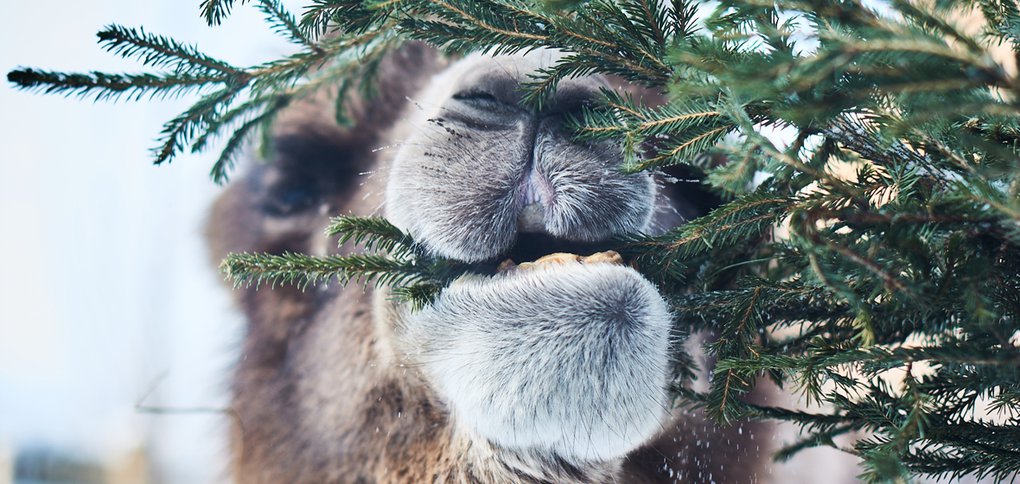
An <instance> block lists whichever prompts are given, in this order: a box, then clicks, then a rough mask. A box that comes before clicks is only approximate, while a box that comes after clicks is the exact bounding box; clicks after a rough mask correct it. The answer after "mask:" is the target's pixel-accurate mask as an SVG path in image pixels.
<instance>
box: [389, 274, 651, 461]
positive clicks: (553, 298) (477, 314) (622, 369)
mask: <svg viewBox="0 0 1020 484" xmlns="http://www.w3.org/2000/svg"><path fill="white" fill-rule="evenodd" d="M669 323H670V317H669V312H668V309H667V307H666V303H665V302H664V301H663V300H662V298H661V297H660V296H659V294H658V293H657V292H656V290H655V288H654V286H652V285H651V284H650V283H648V281H646V280H644V279H643V278H642V277H641V276H640V275H638V273H637V272H635V271H634V270H633V269H631V268H629V267H623V266H618V265H610V264H593V265H583V264H581V263H578V262H574V263H568V264H563V265H543V266H538V267H535V268H531V269H523V270H514V271H511V272H509V273H506V274H500V275H497V276H495V277H492V278H481V277H479V278H473V279H470V280H467V281H464V282H461V283H460V284H457V285H455V286H454V287H451V288H450V289H448V290H447V291H445V292H444V293H443V295H442V297H441V298H440V299H439V300H438V301H437V302H436V303H435V304H434V305H433V306H432V307H430V308H427V309H425V310H423V311H421V312H419V313H416V314H411V315H409V316H407V317H406V318H405V319H404V323H403V324H401V327H400V330H399V331H398V336H399V341H400V343H401V347H402V348H403V350H404V352H405V357H406V358H407V359H408V360H409V361H410V362H412V363H415V364H419V365H421V366H422V367H423V369H424V372H425V374H426V375H427V378H428V379H429V381H430V383H432V386H433V387H434V388H435V389H436V391H437V392H438V393H439V395H440V397H442V398H443V399H444V400H445V401H447V402H448V403H449V405H450V407H451V413H452V416H453V418H454V420H455V421H456V422H457V423H458V424H459V425H462V426H464V427H465V428H466V429H467V430H469V431H471V432H472V433H474V434H475V435H478V436H479V437H483V438H486V439H488V440H490V441H492V442H494V443H496V444H498V445H501V446H503V447H506V448H510V449H515V450H537V451H542V452H546V453H549V454H552V455H557V456H560V457H562V458H564V459H566V460H567V461H569V462H572V463H575V464H583V463H588V462H593V461H594V462H599V461H602V462H607V461H613V460H615V459H618V458H620V457H623V456H624V455H626V454H627V453H628V452H630V451H631V450H633V449H634V448H636V447H638V446H639V445H641V444H643V443H645V442H646V441H647V440H648V439H649V437H651V436H652V435H654V434H655V433H657V432H658V431H659V429H660V426H661V424H662V421H663V419H665V418H666V417H667V416H668V412H667V411H666V405H667V395H666V385H667V383H668V375H667V364H666V363H667V361H668V354H667V348H668V339H667V335H668V334H669V331H670V325H669Z"/></svg>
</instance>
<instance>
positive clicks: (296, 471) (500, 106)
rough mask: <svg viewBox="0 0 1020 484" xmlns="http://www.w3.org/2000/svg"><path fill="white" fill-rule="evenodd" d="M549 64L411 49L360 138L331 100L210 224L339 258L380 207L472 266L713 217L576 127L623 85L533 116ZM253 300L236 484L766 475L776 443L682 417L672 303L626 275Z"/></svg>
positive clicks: (246, 302) (362, 116)
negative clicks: (535, 241)
mask: <svg viewBox="0 0 1020 484" xmlns="http://www.w3.org/2000/svg"><path fill="white" fill-rule="evenodd" d="M552 59H553V57H552V56H551V55H550V54H538V55H536V56H533V57H529V58H503V59H498V60H496V61H492V60H484V59H482V58H469V59H466V60H462V61H459V62H457V63H454V64H453V65H452V66H448V65H447V64H446V63H445V61H443V60H441V59H440V58H439V57H438V56H437V55H435V53H434V52H432V51H431V50H430V49H428V48H426V47H424V46H422V45H419V44H411V45H408V46H406V47H405V48H403V49H401V50H400V51H399V52H397V53H396V54H394V55H393V56H391V57H390V58H388V59H386V61H385V62H384V63H383V65H382V66H381V67H380V81H379V82H380V85H379V86H378V91H379V92H380V93H381V96H380V97H379V98H377V99H374V100H372V101H368V102H365V101H361V100H354V101H353V103H351V104H349V108H350V113H349V114H350V115H351V116H352V117H353V118H354V119H355V120H356V121H357V127H356V128H353V129H350V130H344V129H341V128H339V127H337V126H336V125H335V123H334V122H333V121H332V118H333V116H332V113H331V112H330V111H331V109H332V106H333V105H334V103H333V102H332V101H331V100H329V99H327V98H322V99H315V100H311V101H309V102H306V103H304V104H302V105H299V106H296V107H294V108H293V109H291V110H290V111H289V112H288V113H286V114H285V115H284V117H283V118H281V119H280V120H279V121H278V123H277V125H276V127H275V131H274V139H275V145H274V146H275V149H276V154H275V156H274V157H273V159H272V160H271V162H270V163H268V164H254V165H253V166H251V167H249V171H248V172H247V174H246V175H245V176H244V178H243V179H242V180H239V181H237V182H235V183H234V184H233V185H232V186H231V187H230V188H228V189H227V191H226V192H225V193H224V194H223V196H222V197H221V199H220V200H219V201H218V202H217V204H216V206H215V207H214V209H213V213H212V216H211V219H210V222H209V231H210V243H211V246H212V249H213V255H214V257H215V258H216V259H217V260H219V258H220V257H222V256H223V255H225V254H226V253H227V252H231V251H268V252H283V251H302V252H311V253H318V254H325V253H334V252H337V249H334V248H332V247H333V243H332V242H331V241H328V240H326V238H325V237H323V236H322V235H321V230H322V229H323V227H325V225H326V223H327V220H328V217H329V216H330V215H335V214H340V213H354V214H357V215H372V214H380V213H383V212H384V213H385V214H386V215H387V216H388V217H390V218H391V220H393V221H394V223H396V224H398V225H399V226H401V227H403V228H405V229H406V230H409V231H410V232H411V233H412V234H414V235H415V237H416V238H418V239H419V240H421V241H422V242H423V243H424V244H426V246H427V247H428V248H429V249H430V250H432V251H434V252H435V253H437V254H440V255H443V256H446V257H452V258H458V259H462V260H466V261H480V260H489V259H492V258H494V257H497V256H502V255H504V254H506V253H507V252H508V250H510V249H511V248H512V247H513V246H514V244H515V243H517V240H518V239H519V237H520V236H521V234H522V233H524V232H537V233H541V234H544V235H545V236H547V237H550V238H552V239H555V240H568V241H570V240H572V241H581V242H594V241H598V240H602V239H605V238H607V237H609V236H612V235H615V234H619V233H623V232H631V231H635V230H651V229H654V228H656V227H668V226H672V225H674V224H676V223H680V222H681V221H682V219H683V218H686V217H689V216H691V215H695V214H697V213H699V212H700V211H701V208H700V207H698V206H697V204H696V203H694V202H695V200H694V199H693V198H691V197H688V196H687V193H686V190H685V189H684V188H683V184H679V185H676V186H671V187H668V188H667V189H662V190H656V187H655V183H654V182H653V180H652V178H651V177H650V176H649V175H646V174H638V175H623V174H621V173H620V172H619V171H618V170H616V168H617V167H618V166H619V163H620V155H619V153H620V152H619V147H618V146H615V145H613V144H609V143H605V144H591V145H583V144H577V143H573V142H572V141H570V139H569V138H568V136H567V134H565V133H564V132H563V130H562V123H563V119H564V116H565V115H566V114H568V113H571V112H576V110H577V108H578V106H579V104H580V103H583V102H585V100H586V99H590V98H591V97H592V96H594V95H595V93H596V90H597V89H598V88H599V87H602V86H608V85H610V83H608V81H606V80H604V79H600V78H583V79H577V80H570V81H567V82H565V83H564V84H563V85H562V87H561V89H560V91H559V93H558V95H557V97H555V98H554V99H553V100H552V102H551V103H550V104H548V105H547V107H546V108H545V109H543V110H542V111H538V112H535V111H532V110H529V109H524V108H521V107H520V104H519V103H518V100H519V95H520V94H519V90H518V86H519V84H520V83H521V82H522V81H523V80H525V79H526V76H527V74H528V73H529V72H533V71H534V69H535V68H537V67H540V66H542V65H547V64H548V63H549V62H551V61H552ZM409 101H410V102H409ZM379 148H382V149H379ZM348 250H350V248H348V247H345V248H342V249H341V250H340V252H346V251H348ZM584 255H587V254H584ZM518 262H522V261H518ZM237 296H238V298H239V302H240V306H241V307H242V309H243V310H244V311H245V313H246V315H247V317H248V320H249V325H248V330H247V334H246V336H245V340H244V346H243V348H242V355H241V359H240V362H239V365H238V369H237V373H236V377H235V383H234V402H233V409H234V411H235V414H236V417H237V418H236V419H235V427H234V439H233V443H234V456H235V469H234V474H235V478H236V479H237V481H238V482H244V483H261V482H287V483H305V482H307V483H313V482H352V483H369V482H674V481H677V480H679V481H684V482H686V481H695V482H699V481H700V482H708V481H715V482H748V481H752V480H755V479H756V476H757V473H758V472H759V471H760V464H761V462H762V459H761V458H760V456H761V455H764V453H765V452H767V451H768V450H769V447H768V446H766V445H765V443H764V442H763V441H762V440H761V436H767V432H765V431H763V428H762V427H761V426H760V425H750V424H743V426H742V427H734V428H730V429H719V428H716V427H715V426H714V425H712V424H710V423H708V422H707V421H706V420H705V419H704V418H702V417H701V416H700V415H698V414H696V413H690V412H687V411H684V410H680V409H670V408H668V401H667V399H666V386H667V384H668V383H669V382H668V377H667V375H668V368H669V365H670V362H669V361H668V356H667V355H668V348H669V345H670V344H672V343H674V342H672V341H670V339H669V314H668V311H667V306H666V304H665V302H664V301H663V300H662V297H661V296H660V295H659V294H658V292H657V291H656V289H655V287H654V286H653V285H652V284H650V283H649V282H648V281H646V280H644V279H643V278H642V277H641V276H640V275H639V274H638V273H637V272H635V271H634V270H632V269H630V268H628V267H626V266H621V265H615V264H608V263H587V264H582V263H579V262H568V263H564V264H560V265H539V266H535V267H531V268H528V269H525V268H517V269H511V270H509V271H506V272H504V273H501V274H497V275H495V276H472V277H468V278H465V279H463V280H460V281H458V282H457V283H455V284H454V285H453V286H451V287H450V288H448V289H447V290H446V291H444V293H443V295H442V296H441V298H440V299H439V300H438V301H437V302H436V304H434V305H433V306H432V307H429V308H426V309H425V310H422V311H420V312H416V313H411V312H409V311H408V309H407V308H405V307H402V306H400V305H397V304H395V303H394V302H393V301H392V300H391V298H389V297H388V296H387V294H386V293H385V291H382V290H377V291H371V290H366V289H364V288H362V287H360V286H357V285H352V286H348V287H338V286H336V285H329V286H323V287H319V288H315V289H310V290H309V291H307V292H302V291H299V290H296V289H293V288H289V287H276V288H272V289H270V288H262V289H259V290H255V289H248V290H241V291H237Z"/></svg>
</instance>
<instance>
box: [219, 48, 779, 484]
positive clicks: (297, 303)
mask: <svg viewBox="0 0 1020 484" xmlns="http://www.w3.org/2000/svg"><path fill="white" fill-rule="evenodd" d="M444 66H445V62H444V61H443V60H441V59H440V58H439V57H438V56H437V55H436V54H435V53H434V52H433V51H432V50H430V49H428V48H426V47H424V46H422V45H419V44H412V45H409V46H406V47H405V48H403V49H402V50H401V51H400V52H399V53H397V54H395V55H393V56H391V57H390V58H388V59H386V60H385V61H384V63H383V65H382V66H381V68H380V76H379V78H380V79H381V81H380V86H379V92H380V93H381V96H380V97H379V98H377V99H375V100H372V101H359V100H355V101H354V102H353V103H351V104H350V108H351V111H350V114H351V115H352V117H353V118H354V119H355V120H356V122H357V127H356V128H353V129H349V130H344V129H341V128H340V127H338V126H337V125H336V124H335V123H334V122H333V116H332V112H331V110H332V106H333V103H332V102H330V101H329V100H328V99H321V98H320V99H314V100H311V101H308V102H305V103H303V104H302V105H299V106H295V107H293V108H291V109H290V110H289V111H288V112H287V113H285V114H284V115H283V117H282V118H281V119H280V120H279V121H278V123H277V125H276V128H275V131H274V140H275V154H274V156H273V159H272V160H271V163H269V164H253V166H251V167H249V170H248V172H247V173H246V175H245V176H244V177H243V178H242V179H240V180H238V181H236V182H234V183H233V184H232V185H231V186H230V187H229V188H228V189H227V190H226V192H225V193H224V194H223V195H222V196H221V198H220V199H219V200H218V202H217V203H216V204H215V206H214V207H213V210H212V214H211V218H210V221H209V239H210V245H211V247H212V251H213V256H214V259H215V260H216V261H217V262H218V261H219V260H220V259H221V258H222V257H223V256H225V255H226V254H227V253H228V252H239V251H264V252H273V253H280V252H284V251H299V252H310V253H319V254H322V253H325V252H336V249H333V248H332V247H333V246H334V244H333V243H332V242H331V241H327V240H325V236H323V235H322V229H323V228H324V227H325V226H326V224H327V220H328V217H329V216H331V215H336V214H344V213H354V214H357V215H370V214H377V213H379V209H380V208H381V206H382V199H381V197H382V194H383V192H384V183H385V179H384V178H385V177H384V174H385V166H382V160H380V158H382V157H383V156H384V155H385V154H386V153H387V151H386V150H382V151H378V152H374V151H373V150H374V149H376V148H379V147H382V146H384V145H385V144H387V143H389V142H390V139H389V137H390V136H391V135H392V134H391V133H390V131H391V126H393V125H395V124H397V123H398V122H399V120H400V119H401V117H402V116H403V115H404V109H405V108H406V106H407V105H408V102H407V101H406V98H407V97H411V98H414V96H415V94H416V93H417V92H418V90H419V89H420V88H422V87H423V86H424V84H425V83H426V82H427V80H428V78H429V77H430V76H431V75H432V74H434V73H436V72H438V71H440V70H441V69H442V68H443V67H444ZM364 172H371V174H370V175H368V176H362V175H360V174H362V173H364ZM372 292H373V291H371V290H366V289H364V288H362V287H360V286H358V285H351V286H348V287H339V286H337V285H329V286H324V287H319V288H310V289H308V290H307V291H304V292H303V291H300V290H297V289H294V288H291V287H275V288H269V287H263V288H261V289H258V290H256V289H238V290H236V291H235V294H236V297H237V298H238V301H239V304H240V307H241V308H242V310H243V311H244V312H245V314H246V316H247V318H248V321H249V323H248V328H247V333H246V335H245V338H244V344H243V348H242V353H241V358H240V362H239V364H238V368H237V371H236V376H235V379H234V385H233V389H234V399H233V409H234V411H235V412H236V415H237V417H238V418H237V422H238V423H237V424H236V425H235V428H234V435H233V448H234V457H235V459H234V475H235V478H236V480H237V481H238V482H242V483H271V482H280V483H321V482H350V483H374V482H380V483H383V482H593V481H611V482H674V481H684V482H708V481H714V482H752V481H755V480H757V477H756V476H757V474H758V472H759V471H760V470H761V462H762V458H761V457H762V456H763V455H765V454H764V453H765V452H767V451H768V450H769V448H768V446H767V445H766V442H767V439H766V438H765V437H767V435H768V432H767V429H765V428H764V427H763V426H762V425H760V424H759V425H754V426H752V425H747V424H745V425H744V428H743V431H742V432H738V430H737V427H732V428H728V429H719V428H717V427H716V426H715V425H713V424H711V423H709V422H708V421H707V420H706V419H704V418H703V417H701V416H699V415H691V414H685V413H683V412H681V411H678V412H677V413H676V418H675V420H674V422H672V423H670V424H668V425H666V427H665V429H664V431H663V433H662V434H661V435H660V436H659V437H658V438H657V439H655V441H654V442H653V443H651V444H650V445H648V446H646V447H645V448H642V449H639V450H637V451H635V452H633V453H632V454H631V455H630V456H629V457H628V458H627V459H626V460H625V462H623V463H622V468H618V466H617V464H606V465H604V466H592V467H590V468H584V469H579V468H575V467H572V466H570V465H568V464H566V463H564V462H561V461H558V460H556V459H553V458H549V457H543V456H539V455H522V454H520V453H513V452H509V451H506V450H501V449H497V448H494V447H493V446H492V445H491V444H488V443H486V442H478V441H470V440H469V439H468V438H467V437H465V436H464V435H461V434H459V433H457V431H456V430H455V429H454V427H453V426H452V425H451V424H450V422H449V420H448V418H447V413H446V410H445V408H444V404H443V402H441V401H439V400H438V399H437V398H436V396H435V394H434V393H433V392H432V391H431V390H430V389H429V388H428V386H427V385H426V384H425V383H424V381H423V379H422V378H421V377H420V376H419V375H418V374H417V372H416V371H412V370H411V369H408V368H406V367H403V365H402V364H401V363H400V360H399V359H398V358H395V357H394V355H393V351H392V347H391V346H390V345H391V340H390V337H389V330H390V327H389V326H388V324H387V323H388V321H389V318H388V317H387V315H386V313H385V311H384V310H382V309H380V308H379V307H376V306H374V305H373V297H374V296H373V294H372ZM536 469H537V470H538V471H537V472H538V473H535V470H536Z"/></svg>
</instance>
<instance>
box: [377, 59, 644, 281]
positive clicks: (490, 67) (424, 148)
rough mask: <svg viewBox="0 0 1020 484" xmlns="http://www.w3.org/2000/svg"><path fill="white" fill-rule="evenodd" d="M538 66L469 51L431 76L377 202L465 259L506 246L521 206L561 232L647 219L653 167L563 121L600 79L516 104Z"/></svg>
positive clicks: (592, 234)
mask: <svg viewBox="0 0 1020 484" xmlns="http://www.w3.org/2000/svg"><path fill="white" fill-rule="evenodd" d="M546 55H548V54H546ZM534 57H536V58H538V57H540V56H539V55H535V56H534ZM539 65H540V64H539V60H536V59H531V58H529V59H521V58H497V59H489V58H483V57H473V58H469V59H466V60H463V61H461V62H460V63H459V64H458V65H455V66H453V67H451V68H450V69H449V71H448V72H447V73H446V74H444V75H443V76H440V78H439V79H437V80H436V81H435V82H434V83H433V85H432V87H431V88H430V89H429V91H427V92H426V94H425V96H424V98H425V99H428V100H429V104H428V105H423V106H422V109H421V111H420V112H419V113H417V114H418V115H417V116H416V117H415V118H414V119H413V120H412V123H413V126H414V131H413V132H412V133H411V135H410V136H409V137H408V138H407V140H406V141H405V142H404V143H403V146H402V148H401V150H400V151H399V153H398V154H397V156H396V158H395V159H394V161H393V165H392V171H391V173H390V181H389V186H388V189H387V204H386V211H387V215H388V217H389V219H390V220H391V221H393V223H394V224H396V225H398V226H400V227H402V228H405V229H406V230H408V231H409V232H410V233H411V235H412V236H414V237H415V238H416V239H418V240H419V241H421V242H423V243H424V244H425V245H426V247H428V248H429V249H431V250H432V251H434V252H435V253H437V254H439V255H442V256H445V257H450V258H456V259H461V260H466V261H471V262H475V261H481V260H485V259H490V258H493V257H496V256H498V255H500V254H501V253H503V252H505V251H506V250H507V249H509V248H510V247H511V245H512V244H513V243H514V240H515V238H516V235H517V230H518V224H519V218H520V215H521V213H522V211H524V210H525V207H527V206H528V205H532V206H533V208H536V207H537V208H538V209H537V210H536V212H537V213H540V214H541V217H540V218H541V221H540V222H539V223H537V224H533V225H537V228H538V229H539V230H541V231H545V232H547V233H549V234H551V235H554V236H556V237H559V238H563V239H566V240H571V241H578V242H594V241H599V240H603V239H606V238H609V237H611V236H613V235H620V234H624V233H628V232H634V231H638V230H643V229H645V228H647V226H648V224H649V222H650V220H651V216H652V212H653V210H652V208H653V205H654V203H653V202H654V193H655V192H654V183H653V181H652V178H651V176H650V175H648V174H647V173H637V174H624V173H622V172H621V171H620V170H619V168H620V164H621V162H622V156H621V151H620V147H619V146H618V145H616V144H614V143H608V142H602V143H594V144H578V143H574V142H572V141H571V140H570V139H569V138H568V136H567V134H566V133H565V132H564V130H563V129H562V123H563V120H564V116H565V115H567V114H577V110H576V108H577V106H578V103H580V102H582V101H584V100H585V99H590V98H593V97H594V96H595V95H596V94H597V92H598V88H600V87H604V86H605V81H604V80H602V79H601V78H599V77H588V78H582V79H572V80H568V81H565V82H563V83H562V84H561V86H560V88H559V90H558V92H557V94H556V97H555V98H554V99H552V100H551V102H550V103H549V104H548V105H546V107H545V108H544V109H543V110H542V111H534V110H531V109H526V108H522V107H520V106H519V105H518V103H519V102H520V91H519V90H520V89H521V83H522V82H523V81H525V80H527V75H528V74H529V73H531V72H533V70H534V69H535V68H536V67H537V66H539ZM458 93H460V94H467V95H469V96H470V95H471V94H472V93H484V96H485V97H486V98H468V99H457V95H458ZM489 96H491V97H492V98H493V99H492V100H489V99H487V97H489Z"/></svg>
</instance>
